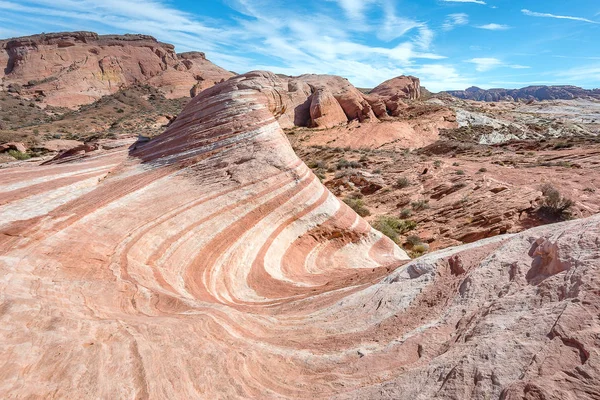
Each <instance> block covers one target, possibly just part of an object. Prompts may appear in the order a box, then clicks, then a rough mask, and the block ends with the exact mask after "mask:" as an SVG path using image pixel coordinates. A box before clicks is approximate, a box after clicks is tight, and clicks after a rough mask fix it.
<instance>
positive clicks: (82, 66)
mask: <svg viewBox="0 0 600 400" xmlns="http://www.w3.org/2000/svg"><path fill="white" fill-rule="evenodd" d="M0 62H1V65H2V69H0V79H1V80H2V82H3V85H4V86H5V87H7V88H9V89H11V90H18V91H20V92H21V93H22V94H23V95H29V96H34V97H38V98H39V99H40V100H41V101H42V102H43V103H45V104H49V105H53V106H65V107H76V106H79V105H82V104H87V103H91V102H93V101H95V100H97V99H99V98H100V97H102V96H105V95H107V94H111V93H114V92H116V91H117V90H119V89H120V88H123V87H127V86H130V85H133V84H148V85H151V86H154V87H157V88H160V89H161V90H162V91H163V92H164V93H165V96H167V97H168V98H176V97H185V96H190V94H196V93H198V92H199V91H201V90H203V89H206V88H207V87H211V86H213V85H214V84H215V83H218V82H221V81H223V80H226V79H228V78H229V77H231V76H233V74H232V73H231V72H229V71H226V70H224V69H222V68H220V67H218V66H216V65H214V64H212V63H211V62H210V61H208V60H206V58H205V56H204V54H203V53H198V52H193V53H183V54H179V55H178V54H176V53H175V51H174V47H173V46H172V45H170V44H165V43H160V42H158V41H157V40H156V39H154V38H153V37H151V36H145V35H122V36H119V35H104V36H102V35H97V34H96V33H93V32H67V33H52V34H42V35H34V36H28V37H21V38H15V39H8V40H4V41H0Z"/></svg>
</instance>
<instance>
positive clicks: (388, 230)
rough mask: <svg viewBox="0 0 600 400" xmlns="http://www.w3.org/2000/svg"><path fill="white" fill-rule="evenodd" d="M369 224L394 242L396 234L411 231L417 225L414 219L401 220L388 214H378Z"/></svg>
mask: <svg viewBox="0 0 600 400" xmlns="http://www.w3.org/2000/svg"><path fill="white" fill-rule="evenodd" d="M371 225H372V226H373V228H375V229H377V230H378V231H379V232H381V233H383V234H384V235H385V236H387V237H389V238H390V239H392V240H393V241H394V242H397V241H398V235H402V234H404V233H406V232H409V231H412V230H414V229H415V228H416V227H417V223H416V222H415V221H409V220H403V219H399V218H396V217H392V216H389V215H382V216H379V217H378V218H377V219H376V220H375V222H373V223H372V224H371Z"/></svg>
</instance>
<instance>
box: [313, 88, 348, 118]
mask: <svg viewBox="0 0 600 400" xmlns="http://www.w3.org/2000/svg"><path fill="white" fill-rule="evenodd" d="M310 119H311V121H312V124H311V125H313V126H315V127H323V128H331V127H334V126H336V125H340V124H345V123H346V122H348V118H347V117H346V114H345V113H344V110H343V109H342V107H341V106H340V104H339V103H338V102H337V100H336V99H335V97H333V94H332V93H331V92H330V91H329V90H327V89H317V91H316V92H315V93H314V94H313V95H312V100H311V103H310Z"/></svg>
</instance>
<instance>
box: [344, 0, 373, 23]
mask: <svg viewBox="0 0 600 400" xmlns="http://www.w3.org/2000/svg"><path fill="white" fill-rule="evenodd" d="M335 1H336V2H337V3H338V4H339V6H340V7H341V8H342V9H343V10H344V11H345V12H346V15H348V17H349V18H351V19H356V20H362V19H363V17H364V11H365V9H366V7H367V6H368V5H369V4H370V3H373V2H374V1H375V0H335Z"/></svg>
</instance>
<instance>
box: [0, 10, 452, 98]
mask: <svg viewBox="0 0 600 400" xmlns="http://www.w3.org/2000/svg"><path fill="white" fill-rule="evenodd" d="M335 1H336V2H337V1H338V0H335ZM368 1H370V2H371V3H375V2H377V4H378V6H381V7H382V8H381V10H382V11H384V12H383V13H377V12H375V13H373V15H379V16H376V17H372V18H370V20H369V22H370V23H360V24H359V23H355V20H353V19H352V18H354V17H359V16H360V15H364V13H365V12H368V11H370V10H373V8H372V7H371V8H368V7H365V2H363V1H361V2H360V4H359V2H348V1H345V2H344V4H345V6H346V8H345V9H344V11H343V12H342V11H340V12H338V13H337V14H335V15H333V16H332V14H331V13H330V11H331V9H332V8H333V7H331V5H330V7H329V8H328V9H324V10H323V12H318V11H317V12H311V13H310V14H309V13H308V11H307V12H304V11H299V10H298V9H295V10H294V9H290V8H289V7H287V6H282V4H281V2H279V1H277V0H261V1H256V0H228V3H227V4H228V5H229V6H231V7H232V8H233V9H235V11H237V12H236V13H235V14H234V15H231V17H232V18H233V19H227V20H226V19H223V20H215V19H209V18H205V17H202V16H198V15H192V14H189V13H185V12H182V11H181V10H178V9H177V8H175V7H174V6H173V4H174V3H173V2H170V1H169V0H151V1H146V0H106V1H103V2H98V1H97V0H27V2H24V3H17V2H15V1H11V0H0V20H2V19H3V18H6V19H9V21H10V20H18V21H19V23H18V25H17V24H13V25H11V24H10V23H8V24H3V26H2V29H0V34H4V33H6V34H7V35H10V36H20V35H24V34H32V33H36V31H38V30H39V31H41V30H46V31H48V30H49V29H56V30H92V31H95V32H98V33H100V34H104V33H125V32H130V33H143V34H149V35H152V36H155V37H157V38H158V39H159V40H161V41H164V42H168V43H172V44H174V45H175V46H176V49H177V51H187V50H200V51H205V52H206V53H207V57H208V58H209V59H210V60H211V61H213V62H215V63H217V64H218V65H220V66H222V67H223V68H226V69H228V70H233V71H236V72H238V73H244V72H246V71H248V70H253V69H268V70H272V71H274V72H281V73H286V74H294V75H298V74H302V73H321V74H335V75H340V76H344V77H346V78H348V79H349V80H350V81H351V82H352V83H353V84H355V85H357V86H361V87H370V86H376V85H377V84H379V83H380V82H382V81H384V80H387V79H390V78H392V77H394V76H398V75H402V74H406V73H410V71H412V70H415V68H417V65H418V64H421V63H423V62H431V60H442V59H444V58H445V57H444V56H443V55H441V54H437V53H435V52H434V51H432V48H433V41H434V39H435V32H434V31H433V30H432V29H430V27H429V26H428V24H427V23H425V22H421V21H417V20H414V19H411V18H408V17H406V16H400V15H398V14H396V12H395V10H394V7H393V1H392V0H368ZM332 4H333V3H332ZM336 4H340V5H341V4H342V2H341V1H340V2H338V3H336ZM335 7H337V5H335ZM387 11H390V12H387ZM24 21H26V22H24ZM26 24H29V25H30V27H28V28H27V29H25V31H24V32H21V31H19V32H18V35H12V34H11V32H12V31H11V29H12V28H13V26H17V27H26V26H27V25H26ZM365 33H367V34H368V35H369V36H375V35H376V36H377V37H378V38H379V39H380V42H379V43H376V44H373V42H365V40H364V39H365V37H364V35H365ZM392 41H393V43H391V42H392ZM367 43H368V44H367ZM427 60H429V61H427ZM428 68H432V67H428ZM436 68H441V67H436ZM415 71H416V72H419V70H415ZM423 71H424V73H427V71H430V70H427V69H424V70H423ZM440 71H441V70H440ZM453 71H454V72H455V73H456V76H454V77H452V78H451V79H450V78H448V81H449V82H450V81H451V80H452V81H455V82H459V80H460V77H459V75H458V72H457V71H456V70H453ZM442 77H448V75H447V74H446V75H438V76H437V78H436V76H435V75H434V74H432V75H429V78H428V79H430V80H432V81H433V80H436V79H437V80H436V82H438V84H439V85H442V84H443V81H444V79H445V78H442ZM440 89H441V87H440Z"/></svg>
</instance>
